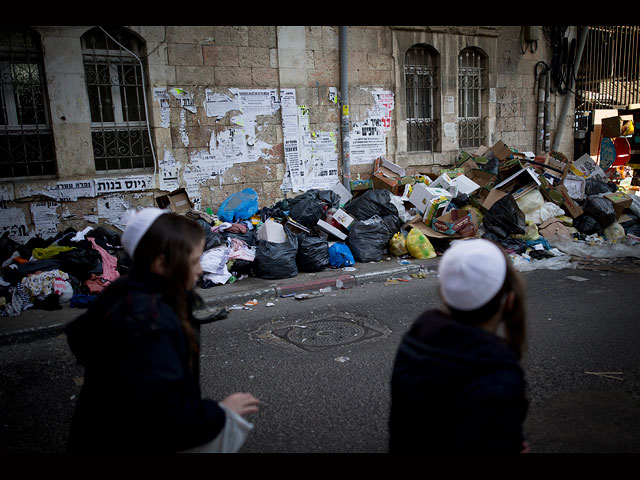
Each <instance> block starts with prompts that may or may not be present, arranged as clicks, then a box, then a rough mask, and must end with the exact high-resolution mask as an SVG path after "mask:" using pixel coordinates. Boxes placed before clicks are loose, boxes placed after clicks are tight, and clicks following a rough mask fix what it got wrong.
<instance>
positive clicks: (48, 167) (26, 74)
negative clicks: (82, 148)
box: [0, 25, 56, 178]
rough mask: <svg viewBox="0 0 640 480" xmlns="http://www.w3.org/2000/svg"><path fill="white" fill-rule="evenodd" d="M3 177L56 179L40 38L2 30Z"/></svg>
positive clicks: (0, 160)
mask: <svg viewBox="0 0 640 480" xmlns="http://www.w3.org/2000/svg"><path fill="white" fill-rule="evenodd" d="M0 82H1V83H0V110H1V112H0V178H20V177H29V178H33V177H39V176H50V175H55V174H56V160H55V150H54V147H53V133H52V132H51V122H50V120H49V109H48V101H47V88H46V81H45V75H44V65H43V61H42V46H41V44H40V37H39V35H38V34H37V33H36V32H35V31H33V30H31V29H29V28H27V27H19V26H16V27H12V26H7V25H2V26H0Z"/></svg>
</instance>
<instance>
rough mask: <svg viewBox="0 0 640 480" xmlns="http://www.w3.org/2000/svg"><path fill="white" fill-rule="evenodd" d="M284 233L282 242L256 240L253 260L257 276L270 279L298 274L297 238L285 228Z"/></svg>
mask: <svg viewBox="0 0 640 480" xmlns="http://www.w3.org/2000/svg"><path fill="white" fill-rule="evenodd" d="M285 235H286V237H287V240H286V241H285V242H283V243H274V242H267V241H266V240H258V241H257V243H256V256H255V259H254V260H253V262H254V273H255V274H256V276H257V277H259V278H266V279H270V280H271V279H279V278H290V277H295V276H296V275H298V265H297V264H296V256H297V254H298V238H297V237H296V236H295V235H294V234H293V233H291V232H290V231H289V230H287V229H286V228H285Z"/></svg>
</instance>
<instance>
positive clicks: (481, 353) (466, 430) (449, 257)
mask: <svg viewBox="0 0 640 480" xmlns="http://www.w3.org/2000/svg"><path fill="white" fill-rule="evenodd" d="M438 275H439V292H440V296H441V298H442V300H443V302H444V306H445V308H444V309H442V310H428V311H426V312H424V313H422V314H421V315H420V316H419V317H418V319H417V320H416V321H415V322H414V323H413V325H412V326H411V328H410V329H409V331H408V332H407V333H406V334H405V335H404V337H403V340H402V342H401V344H400V347H399V349H398V353H397V356H396V360H395V364H394V368H393V374H392V379H391V410H390V417H389V432H390V440H389V450H390V451H391V452H406V451H423V452H428V451H431V452H433V451H440V452H462V451H467V452H473V451H478V452H480V451H495V452H521V451H528V445H527V443H526V442H525V441H524V438H523V433H522V425H523V423H524V420H525V417H526V414H527V409H528V401H527V399H526V396H525V380H524V374H523V371H522V368H521V366H520V363H519V362H520V358H521V355H522V350H523V347H524V340H525V338H524V337H525V318H526V310H525V295H524V292H525V290H524V284H523V281H522V279H521V278H520V276H519V275H518V273H517V272H516V271H515V269H514V268H513V266H512V265H511V261H510V259H509V258H508V257H507V256H506V255H505V253H504V252H503V251H502V249H501V248H500V247H499V246H497V245H496V244H495V243H493V242H490V241H489V240H485V239H480V238H478V239H470V240H462V241H458V242H456V243H454V244H453V245H452V246H451V247H450V248H449V249H447V251H446V252H445V253H444V255H443V256H442V258H441V260H440V265H439V269H438ZM501 326H502V327H504V331H505V338H502V337H501V336H499V335H498V333H497V332H498V329H499V327H501Z"/></svg>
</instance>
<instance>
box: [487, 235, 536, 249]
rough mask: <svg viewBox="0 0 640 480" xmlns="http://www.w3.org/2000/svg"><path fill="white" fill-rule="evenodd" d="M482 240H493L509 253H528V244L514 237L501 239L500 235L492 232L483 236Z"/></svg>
mask: <svg viewBox="0 0 640 480" xmlns="http://www.w3.org/2000/svg"><path fill="white" fill-rule="evenodd" d="M482 238H484V239H486V240H491V241H493V242H496V243H498V244H500V245H501V246H502V247H503V248H504V249H505V250H506V251H507V252H512V253H518V254H520V253H524V252H526V251H527V242H526V241H525V240H522V239H520V238H513V237H504V238H500V237H498V235H496V234H495V233H492V232H487V233H485V234H484V235H482Z"/></svg>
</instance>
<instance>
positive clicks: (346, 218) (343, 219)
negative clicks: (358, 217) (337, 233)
mask: <svg viewBox="0 0 640 480" xmlns="http://www.w3.org/2000/svg"><path fill="white" fill-rule="evenodd" d="M333 219H334V220H335V221H336V222H338V223H339V224H340V225H342V226H343V227H344V228H346V229H347V230H349V228H350V227H351V224H352V223H353V222H355V218H353V217H352V216H351V215H349V214H348V213H347V212H345V211H344V210H342V209H341V208H339V209H338V210H336V212H335V213H334V214H333Z"/></svg>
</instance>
